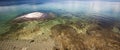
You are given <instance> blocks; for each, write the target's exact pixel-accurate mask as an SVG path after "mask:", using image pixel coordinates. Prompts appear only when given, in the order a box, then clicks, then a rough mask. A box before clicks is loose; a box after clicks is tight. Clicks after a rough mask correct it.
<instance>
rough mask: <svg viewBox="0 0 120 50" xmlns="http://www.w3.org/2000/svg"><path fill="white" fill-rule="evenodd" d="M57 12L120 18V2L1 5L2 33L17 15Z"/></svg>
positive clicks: (0, 23)
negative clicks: (35, 12)
mask: <svg viewBox="0 0 120 50" xmlns="http://www.w3.org/2000/svg"><path fill="white" fill-rule="evenodd" d="M34 11H40V12H56V13H64V12H66V13H74V14H79V15H82V14H86V15H89V14H99V15H103V16H105V17H109V16H110V17H115V18H118V19H119V18H120V2H100V1H91V2H90V1H89V2H84V1H64V2H50V3H43V4H32V5H30V4H21V5H11V6H0V33H3V32H4V31H5V29H7V28H8V27H7V22H9V21H10V20H12V19H14V18H15V17H17V16H19V15H21V14H24V13H28V12H34Z"/></svg>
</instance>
